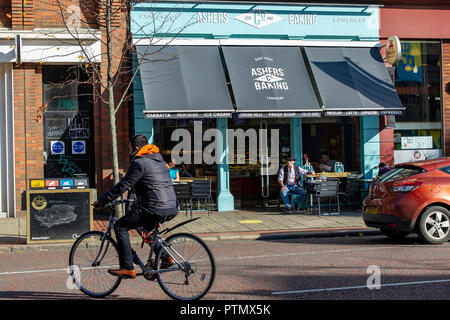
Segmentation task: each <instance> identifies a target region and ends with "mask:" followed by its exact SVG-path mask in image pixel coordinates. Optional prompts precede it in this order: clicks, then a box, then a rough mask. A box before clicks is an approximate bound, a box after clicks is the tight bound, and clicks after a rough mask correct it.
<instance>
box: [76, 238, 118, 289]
mask: <svg viewBox="0 0 450 320" xmlns="http://www.w3.org/2000/svg"><path fill="white" fill-rule="evenodd" d="M103 235H104V233H103V232H100V231H91V232H86V233H85V234H82V235H81V236H80V237H79V238H78V239H77V240H76V241H75V243H74V244H73V246H72V249H71V250H70V256H69V268H70V274H71V276H72V278H73V281H74V284H75V285H76V286H77V288H79V289H80V290H81V291H82V292H83V293H85V294H87V295H89V296H91V297H94V298H101V297H105V296H107V295H109V294H111V293H112V292H113V291H114V290H116V288H117V287H118V286H119V284H120V281H121V280H122V279H121V278H120V277H115V276H113V275H111V274H109V273H108V269H109V268H114V267H117V266H118V265H119V251H118V249H117V244H116V242H115V241H114V240H113V239H112V238H111V237H110V236H106V238H105V241H104V242H103V245H102V237H103Z"/></svg>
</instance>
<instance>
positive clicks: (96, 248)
mask: <svg viewBox="0 0 450 320" xmlns="http://www.w3.org/2000/svg"><path fill="white" fill-rule="evenodd" d="M130 201H132V200H115V201H112V202H110V203H109V204H107V205H106V206H108V207H110V208H111V209H114V207H115V205H118V204H121V203H125V202H130ZM111 211H112V213H111V216H110V218H109V224H108V227H107V229H106V231H105V232H102V231H89V232H86V233H84V234H82V235H81V236H80V237H78V239H77V240H76V241H75V242H74V244H73V246H72V249H71V250H70V255H69V268H70V275H71V277H72V280H73V283H74V284H75V285H76V286H77V288H79V289H80V290H81V291H82V292H83V293H84V294H87V295H89V296H91V297H94V298H101V297H105V296H107V295H110V294H111V293H113V292H114V290H116V289H117V288H118V286H119V285H120V282H121V280H122V278H121V277H116V276H113V275H111V274H109V273H108V272H107V270H108V269H109V268H115V267H117V266H118V265H119V253H118V247H117V242H116V241H115V240H114V239H113V238H112V233H111V230H112V229H113V227H114V224H115V222H116V221H117V220H118V219H117V218H115V217H114V210H111ZM197 219H200V218H194V219H190V220H187V221H184V222H181V223H179V224H177V225H175V226H174V227H171V228H166V229H164V230H162V231H159V229H160V228H162V226H161V224H160V222H159V221H158V222H157V223H156V226H155V228H154V229H153V230H152V231H149V230H146V229H144V228H143V227H138V228H136V229H135V230H136V231H137V232H138V234H139V235H140V236H141V238H142V243H141V248H142V247H143V246H144V243H147V244H148V245H149V246H150V253H149V257H148V259H147V263H146V264H144V263H143V262H142V260H141V259H140V258H139V256H138V255H137V253H136V252H135V251H134V249H132V252H133V262H134V263H135V264H137V265H138V266H139V267H140V268H141V270H142V272H140V273H137V274H136V275H137V276H144V278H145V279H147V280H149V281H153V280H154V279H155V278H156V279H157V280H158V283H159V285H160V287H161V289H162V290H163V291H164V292H165V293H166V294H167V295H168V296H169V297H171V298H173V299H176V300H197V299H200V298H202V297H203V296H204V295H205V294H206V293H207V292H208V291H209V289H210V288H211V286H212V284H213V282H214V279H215V274H216V264H215V260H214V256H213V254H212V252H211V250H210V249H209V247H208V246H207V245H206V243H205V242H203V240H201V239H200V238H199V237H197V236H195V235H193V234H189V233H176V234H172V235H170V236H168V237H167V238H166V239H164V238H162V237H161V236H162V235H164V234H167V233H169V232H170V231H173V230H175V229H177V228H179V227H181V226H182V225H185V224H187V223H190V222H192V221H194V220H197ZM153 254H155V259H153ZM168 256H170V257H172V259H173V262H174V263H173V265H171V266H164V267H162V265H161V264H162V263H163V264H164V262H162V259H165V258H167V257H168ZM166 264H167V263H166Z"/></svg>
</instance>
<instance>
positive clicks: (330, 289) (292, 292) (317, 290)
mask: <svg viewBox="0 0 450 320" xmlns="http://www.w3.org/2000/svg"><path fill="white" fill-rule="evenodd" d="M444 282H450V279H442V280H428V281H414V282H399V283H385V284H380V287H396V286H410V285H416V284H428V283H444ZM354 289H368V288H367V285H366V286H354V287H340V288H321V289H309V290H292V291H278V292H272V295H282V294H299V293H311V292H322V291H341V290H354Z"/></svg>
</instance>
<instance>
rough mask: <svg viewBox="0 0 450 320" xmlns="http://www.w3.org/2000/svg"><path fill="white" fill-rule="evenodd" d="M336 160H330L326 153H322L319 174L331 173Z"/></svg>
mask: <svg viewBox="0 0 450 320" xmlns="http://www.w3.org/2000/svg"><path fill="white" fill-rule="evenodd" d="M335 164H336V160H330V155H329V154H328V153H322V155H321V158H320V171H321V172H333V171H334V165H335Z"/></svg>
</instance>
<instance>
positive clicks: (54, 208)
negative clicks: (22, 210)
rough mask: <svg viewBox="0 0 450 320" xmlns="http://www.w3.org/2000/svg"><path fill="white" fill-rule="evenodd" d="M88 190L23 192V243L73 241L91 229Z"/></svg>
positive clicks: (91, 200) (89, 194)
mask: <svg viewBox="0 0 450 320" xmlns="http://www.w3.org/2000/svg"><path fill="white" fill-rule="evenodd" d="M92 191H93V190H92V189H69V190H61V189H59V190H58V189H57V190H27V243H47V242H68V241H74V240H75V239H76V238H77V237H78V236H80V235H81V234H83V233H84V232H87V231H90V230H92V206H91V203H92V202H93V199H92Z"/></svg>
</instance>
